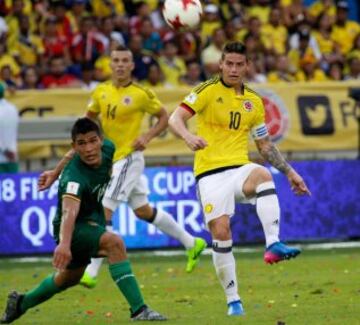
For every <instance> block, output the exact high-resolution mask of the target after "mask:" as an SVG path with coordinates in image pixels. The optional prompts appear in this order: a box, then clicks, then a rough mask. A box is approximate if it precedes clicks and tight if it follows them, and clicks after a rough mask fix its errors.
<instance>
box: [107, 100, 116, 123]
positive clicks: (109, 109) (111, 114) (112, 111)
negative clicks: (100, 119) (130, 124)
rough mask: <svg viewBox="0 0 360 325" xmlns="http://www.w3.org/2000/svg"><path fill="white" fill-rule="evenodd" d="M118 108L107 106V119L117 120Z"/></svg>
mask: <svg viewBox="0 0 360 325" xmlns="http://www.w3.org/2000/svg"><path fill="white" fill-rule="evenodd" d="M116 108H117V106H116V105H114V106H111V105H110V104H108V106H107V111H106V117H107V119H112V120H113V119H115V115H116Z"/></svg>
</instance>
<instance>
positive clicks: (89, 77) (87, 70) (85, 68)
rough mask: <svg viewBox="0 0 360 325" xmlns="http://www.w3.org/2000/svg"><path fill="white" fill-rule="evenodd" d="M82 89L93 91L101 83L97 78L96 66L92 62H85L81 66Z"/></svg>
mask: <svg viewBox="0 0 360 325" xmlns="http://www.w3.org/2000/svg"><path fill="white" fill-rule="evenodd" d="M81 72H82V74H81V89H84V90H89V91H92V90H94V89H95V87H96V86H97V85H98V84H99V82H98V81H97V80H95V68H94V65H93V64H92V63H90V62H87V63H84V64H83V65H82V67H81Z"/></svg>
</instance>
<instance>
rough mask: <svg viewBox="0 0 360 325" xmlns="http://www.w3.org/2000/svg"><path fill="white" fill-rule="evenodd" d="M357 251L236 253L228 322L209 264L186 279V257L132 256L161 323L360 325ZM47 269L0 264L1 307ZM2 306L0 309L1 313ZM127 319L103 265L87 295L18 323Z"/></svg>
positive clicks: (55, 301) (68, 296)
mask: <svg viewBox="0 0 360 325" xmlns="http://www.w3.org/2000/svg"><path fill="white" fill-rule="evenodd" d="M359 255H360V249H337V250H327V251H305V252H303V254H302V255H301V256H300V257H299V258H297V259H296V260H291V261H288V262H283V263H280V264H277V265H273V266H269V265H265V264H264V263H263V261H262V253H260V252H259V253H252V254H248V253H246V254H245V253H240V254H235V257H236V259H237V274H238V281H239V286H240V294H241V297H242V300H243V301H244V307H245V311H246V316H244V317H241V318H229V317H228V316H226V304H225V298H224V294H223V291H222V289H221V287H220V284H219V282H218V280H217V278H216V276H215V272H214V269H213V265H212V261H211V257H210V256H209V255H207V256H203V257H202V260H201V263H200V265H199V267H198V268H197V269H196V270H195V271H194V273H192V274H190V275H188V274H186V273H185V272H184V268H185V256H179V257H144V256H139V255H132V256H131V260H132V263H133V269H134V271H135V273H136V275H137V278H138V281H139V283H140V284H141V287H142V290H143V293H144V296H145V299H146V302H147V303H148V304H149V305H150V306H151V307H153V308H154V309H156V310H158V311H160V312H162V313H163V314H165V315H166V316H168V317H169V321H168V322H167V324H196V325H205V324H216V325H218V324H275V325H276V324H278V322H280V324H281V322H283V323H285V324H286V325H289V324H291V325H293V324H296V325H297V324H301V325H304V324H314V325H319V324H326V325H330V324H346V325H351V324H360V259H359ZM49 264H50V263H18V262H14V261H12V260H8V259H7V260H0V306H4V305H5V301H6V295H7V293H8V291H10V290H12V289H14V288H16V289H17V290H20V291H25V290H29V289H31V288H32V287H33V286H35V285H36V284H37V283H38V282H39V281H41V280H42V279H43V278H44V277H45V276H46V275H47V274H48V273H50V272H52V268H51V266H50V265H49ZM2 308H3V307H1V309H2ZM128 322H129V312H128V307H127V305H126V303H125V302H124V299H123V297H122V296H121V295H120V293H119V292H118V290H117V288H116V287H115V285H114V284H113V282H112V280H111V278H110V276H109V274H108V271H107V266H106V265H104V267H103V268H102V270H101V273H100V281H99V284H98V286H97V287H96V288H95V289H93V290H88V289H85V288H82V287H79V286H78V287H75V288H72V289H69V290H68V291H66V292H63V293H61V294H59V295H56V296H54V297H53V298H52V299H51V300H50V301H47V302H45V303H44V304H42V305H40V306H37V307H35V308H33V309H32V310H29V311H28V312H27V313H26V314H25V315H23V316H22V318H21V319H20V320H19V321H18V322H17V323H16V324H124V323H128Z"/></svg>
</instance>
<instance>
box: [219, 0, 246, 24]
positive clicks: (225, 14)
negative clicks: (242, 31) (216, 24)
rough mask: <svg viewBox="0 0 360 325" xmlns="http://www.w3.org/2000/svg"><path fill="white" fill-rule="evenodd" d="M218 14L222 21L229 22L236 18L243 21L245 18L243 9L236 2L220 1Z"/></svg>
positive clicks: (233, 0)
mask: <svg viewBox="0 0 360 325" xmlns="http://www.w3.org/2000/svg"><path fill="white" fill-rule="evenodd" d="M220 2H221V6H220V13H221V18H222V20H223V21H225V22H227V21H231V20H232V19H233V18H235V17H238V18H240V19H243V18H244V16H245V10H244V7H243V6H242V5H241V3H240V1H238V0H227V1H220Z"/></svg>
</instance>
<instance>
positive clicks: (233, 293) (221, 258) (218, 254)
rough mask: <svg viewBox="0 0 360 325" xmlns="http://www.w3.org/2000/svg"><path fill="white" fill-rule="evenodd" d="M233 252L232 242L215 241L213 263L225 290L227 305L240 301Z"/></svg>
mask: <svg viewBox="0 0 360 325" xmlns="http://www.w3.org/2000/svg"><path fill="white" fill-rule="evenodd" d="M231 250H232V240H226V241H220V240H213V251H212V257H213V263H214V266H215V270H216V274H217V276H218V278H219V280H220V283H221V285H222V287H223V288H224V291H225V295H226V301H227V303H230V302H233V301H237V300H240V297H239V294H238V284H237V279H236V265H235V258H234V255H233V253H232V251H231Z"/></svg>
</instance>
